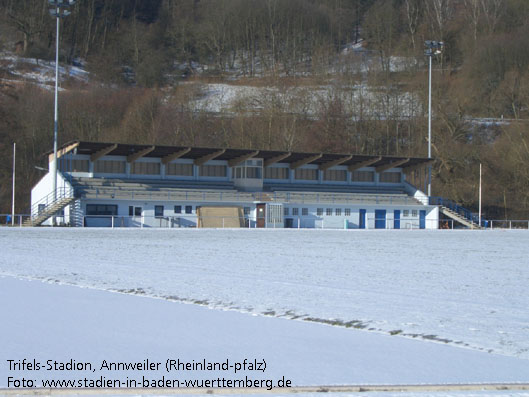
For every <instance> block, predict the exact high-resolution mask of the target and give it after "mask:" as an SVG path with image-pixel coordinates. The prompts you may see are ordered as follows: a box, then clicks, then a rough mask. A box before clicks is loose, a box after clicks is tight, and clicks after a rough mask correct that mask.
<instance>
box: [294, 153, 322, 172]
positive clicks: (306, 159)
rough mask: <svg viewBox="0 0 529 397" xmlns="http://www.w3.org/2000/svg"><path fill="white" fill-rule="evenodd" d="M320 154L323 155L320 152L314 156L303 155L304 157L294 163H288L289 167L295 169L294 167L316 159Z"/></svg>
mask: <svg viewBox="0 0 529 397" xmlns="http://www.w3.org/2000/svg"><path fill="white" fill-rule="evenodd" d="M322 156H323V154H322V153H320V154H315V155H314V156H309V157H305V158H304V159H301V160H298V161H296V162H295V163H291V164H290V169H291V170H295V169H296V168H299V167H301V166H302V165H305V164H308V163H312V162H313V161H315V160H318V159H319V158H321V157H322Z"/></svg>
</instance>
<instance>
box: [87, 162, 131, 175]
mask: <svg viewBox="0 0 529 397" xmlns="http://www.w3.org/2000/svg"><path fill="white" fill-rule="evenodd" d="M94 172H96V173H101V174H124V173H125V162H124V161H117V160H97V161H96V162H95V163H94Z"/></svg>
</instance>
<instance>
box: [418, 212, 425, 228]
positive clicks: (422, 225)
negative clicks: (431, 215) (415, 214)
mask: <svg viewBox="0 0 529 397" xmlns="http://www.w3.org/2000/svg"><path fill="white" fill-rule="evenodd" d="M419 228H421V229H426V211H425V210H421V211H419Z"/></svg>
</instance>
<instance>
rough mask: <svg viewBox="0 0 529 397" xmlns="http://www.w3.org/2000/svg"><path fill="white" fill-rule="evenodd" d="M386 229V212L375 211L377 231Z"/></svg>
mask: <svg viewBox="0 0 529 397" xmlns="http://www.w3.org/2000/svg"><path fill="white" fill-rule="evenodd" d="M385 228H386V210H375V229H385Z"/></svg>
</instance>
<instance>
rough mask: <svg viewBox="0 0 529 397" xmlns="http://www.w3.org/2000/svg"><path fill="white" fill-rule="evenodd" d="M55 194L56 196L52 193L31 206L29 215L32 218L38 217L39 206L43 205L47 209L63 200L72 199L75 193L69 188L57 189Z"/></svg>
mask: <svg viewBox="0 0 529 397" xmlns="http://www.w3.org/2000/svg"><path fill="white" fill-rule="evenodd" d="M56 192H57V196H55V192H53V191H52V192H50V193H48V194H47V195H46V196H44V197H43V198H41V199H40V200H39V201H37V202H36V203H34V204H33V205H32V206H31V210H30V214H31V217H32V218H34V217H36V216H38V215H39V206H41V205H44V206H45V208H47V207H49V206H50V205H53V204H55V203H56V202H57V201H59V200H61V199H63V198H70V197H74V194H75V191H74V189H73V187H71V186H61V187H58V188H57V190H56Z"/></svg>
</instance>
